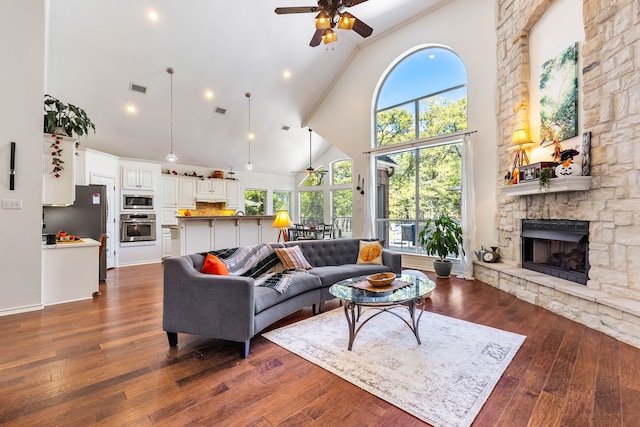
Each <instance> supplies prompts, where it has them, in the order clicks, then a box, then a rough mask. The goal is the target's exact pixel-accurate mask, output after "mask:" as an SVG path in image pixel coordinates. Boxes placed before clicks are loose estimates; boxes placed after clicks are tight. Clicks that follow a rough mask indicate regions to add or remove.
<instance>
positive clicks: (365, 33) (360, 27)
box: [353, 16, 373, 37]
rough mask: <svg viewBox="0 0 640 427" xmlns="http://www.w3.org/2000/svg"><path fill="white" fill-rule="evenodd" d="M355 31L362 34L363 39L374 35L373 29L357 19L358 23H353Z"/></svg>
mask: <svg viewBox="0 0 640 427" xmlns="http://www.w3.org/2000/svg"><path fill="white" fill-rule="evenodd" d="M354 18H355V16H354ZM353 31H355V32H356V33H358V34H360V35H361V36H362V37H369V36H370V35H371V33H373V28H371V27H370V26H368V25H367V24H365V23H364V22H362V21H361V20H359V19H358V18H356V22H354V23H353Z"/></svg>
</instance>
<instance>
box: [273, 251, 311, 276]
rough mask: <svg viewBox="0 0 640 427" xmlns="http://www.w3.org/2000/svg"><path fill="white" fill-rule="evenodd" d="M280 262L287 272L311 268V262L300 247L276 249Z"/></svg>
mask: <svg viewBox="0 0 640 427" xmlns="http://www.w3.org/2000/svg"><path fill="white" fill-rule="evenodd" d="M275 251H276V254H278V258H280V262H281V263H282V265H283V266H284V268H285V269H286V270H291V269H300V270H308V269H310V268H312V267H311V264H309V261H307V259H306V258H305V257H304V255H303V253H302V250H301V249H300V247H298V246H290V247H288V248H275Z"/></svg>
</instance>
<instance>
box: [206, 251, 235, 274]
mask: <svg viewBox="0 0 640 427" xmlns="http://www.w3.org/2000/svg"><path fill="white" fill-rule="evenodd" d="M202 272H203V273H205V274H217V275H218V276H228V275H229V270H228V269H227V266H226V265H225V264H224V262H222V261H220V258H218V257H217V256H215V255H211V254H207V257H206V258H205V259H204V264H203V265H202Z"/></svg>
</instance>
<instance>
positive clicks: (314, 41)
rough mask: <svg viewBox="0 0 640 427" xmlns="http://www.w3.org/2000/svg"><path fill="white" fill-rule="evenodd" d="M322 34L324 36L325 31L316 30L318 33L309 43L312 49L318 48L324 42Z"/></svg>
mask: <svg viewBox="0 0 640 427" xmlns="http://www.w3.org/2000/svg"><path fill="white" fill-rule="evenodd" d="M322 34H324V30H316V32H315V33H314V34H313V37H311V42H309V46H311V47H316V46H318V45H319V44H320V42H321V41H322Z"/></svg>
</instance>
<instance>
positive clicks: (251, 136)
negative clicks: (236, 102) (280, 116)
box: [244, 92, 253, 171]
mask: <svg viewBox="0 0 640 427" xmlns="http://www.w3.org/2000/svg"><path fill="white" fill-rule="evenodd" d="M244 96H246V97H247V100H248V101H249V133H247V139H248V140H249V161H248V162H247V164H246V165H244V168H245V169H246V170H248V171H250V170H252V169H253V164H252V163H251V140H252V139H253V134H252V133H251V93H250V92H247V93H246V94H245V95H244Z"/></svg>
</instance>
